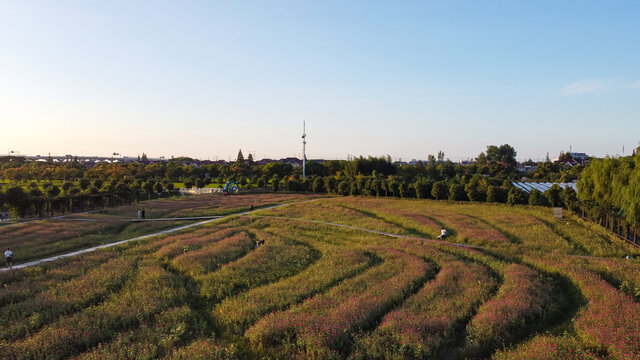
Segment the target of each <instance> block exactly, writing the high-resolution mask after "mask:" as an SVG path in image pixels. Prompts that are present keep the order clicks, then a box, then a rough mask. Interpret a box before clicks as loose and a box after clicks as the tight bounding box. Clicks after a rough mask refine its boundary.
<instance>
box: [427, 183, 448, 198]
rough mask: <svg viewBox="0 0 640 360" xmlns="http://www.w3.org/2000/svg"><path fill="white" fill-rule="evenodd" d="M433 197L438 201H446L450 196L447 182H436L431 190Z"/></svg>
mask: <svg viewBox="0 0 640 360" xmlns="http://www.w3.org/2000/svg"><path fill="white" fill-rule="evenodd" d="M431 196H432V197H433V198H434V199H436V200H442V199H446V198H447V197H448V196H449V188H448V187H447V182H446V181H436V182H435V183H434V184H433V187H432V188H431Z"/></svg>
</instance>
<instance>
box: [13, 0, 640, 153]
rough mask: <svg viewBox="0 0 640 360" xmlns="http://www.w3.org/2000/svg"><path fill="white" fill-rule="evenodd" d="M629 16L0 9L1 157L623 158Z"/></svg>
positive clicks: (299, 7) (591, 4)
mask: <svg viewBox="0 0 640 360" xmlns="http://www.w3.org/2000/svg"><path fill="white" fill-rule="evenodd" d="M638 18H640V3H638V2H634V1H616V2H604V1H563V2H514V1H506V0H503V1H483V2H475V1H470V0H451V1H424V2H412V1H409V2H401V3H391V2H385V1H349V2H343V1H324V2H313V1H274V2H260V1H237V2H235V1H234V2H223V1H193V2H188V3H176V2H171V1H157V2H153V6H150V3H149V2H144V1H109V2H74V1H56V2H49V1H44V0H33V1H31V0H27V1H19V2H15V1H0V31H2V33H3V36H2V37H0V49H2V52H1V53H0V128H1V131H0V154H5V153H8V152H10V151H17V152H20V153H21V154H24V155H43V156H45V155H47V154H48V153H51V154H55V155H66V154H70V155H95V156H110V155H111V154H112V153H114V152H117V153H120V154H123V155H126V156H133V157H135V156H137V155H139V154H140V155H141V154H142V153H146V154H147V155H148V156H149V157H160V156H165V157H167V158H168V157H170V156H172V155H173V156H175V157H178V156H188V157H192V158H199V159H215V158H218V159H225V160H228V159H235V156H236V155H237V152H238V149H242V150H243V152H245V155H247V154H248V153H252V154H254V156H255V157H256V158H257V159H261V158H263V157H267V158H284V157H301V153H302V142H301V141H302V139H301V136H302V122H303V120H304V119H306V121H307V135H308V138H307V154H308V155H307V157H308V158H324V159H344V158H347V156H349V155H351V156H360V155H362V156H369V155H370V156H386V155H390V156H391V157H392V158H394V159H402V160H404V161H408V160H411V159H426V157H427V155H429V154H434V155H435V154H437V152H438V151H443V152H444V153H445V156H446V157H447V158H450V159H451V160H453V161H457V160H460V159H470V158H473V157H475V156H477V155H478V154H479V153H480V152H482V151H485V150H486V146H487V145H492V144H493V145H501V144H510V145H511V146H513V147H514V148H515V149H516V151H517V153H518V155H517V158H518V159H519V160H521V161H522V160H527V159H529V158H531V159H533V160H540V159H543V158H544V157H545V156H546V154H547V153H549V156H550V157H551V158H554V157H557V156H558V154H559V153H560V151H569V148H570V146H571V147H572V149H573V151H576V152H585V153H587V154H589V155H594V156H597V157H603V156H606V155H612V156H616V155H623V152H622V149H623V147H624V149H625V154H624V155H629V154H631V152H632V150H633V149H634V148H636V147H637V146H638V141H639V140H640V67H638V66H637V65H638V64H640V48H638V46H637V44H636V42H637V38H638V35H640V22H638V21H637V19H638Z"/></svg>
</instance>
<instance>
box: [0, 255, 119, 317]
mask: <svg viewBox="0 0 640 360" xmlns="http://www.w3.org/2000/svg"><path fill="white" fill-rule="evenodd" d="M115 256H116V254H115V253H113V252H112V251H98V252H95V253H92V254H87V255H86V256H85V257H84V258H77V257H74V258H65V259H60V260H58V261H56V262H51V263H44V264H42V265H40V266H34V267H30V268H26V269H24V270H22V271H5V272H1V273H0V287H2V291H0V306H6V305H9V304H13V303H17V302H20V301H23V300H24V299H26V298H29V297H32V296H35V295H36V294H38V293H40V292H41V291H44V290H46V289H48V288H50V287H52V286H56V285H57V284H59V283H60V282H63V281H66V280H69V279H72V278H74V277H77V276H80V275H82V274H84V273H85V272H86V271H87V270H89V269H91V268H93V267H96V266H99V265H100V264H102V263H103V262H105V261H107V260H109V259H111V258H113V257H115Z"/></svg>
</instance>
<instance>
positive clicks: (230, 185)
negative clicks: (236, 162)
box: [223, 180, 239, 195]
mask: <svg viewBox="0 0 640 360" xmlns="http://www.w3.org/2000/svg"><path fill="white" fill-rule="evenodd" d="M238 189H239V186H238V183H237V182H236V181H235V180H229V181H227V183H226V184H225V185H224V191H223V192H224V194H225V195H231V194H234V193H237V192H238Z"/></svg>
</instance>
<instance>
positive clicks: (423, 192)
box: [413, 178, 433, 199]
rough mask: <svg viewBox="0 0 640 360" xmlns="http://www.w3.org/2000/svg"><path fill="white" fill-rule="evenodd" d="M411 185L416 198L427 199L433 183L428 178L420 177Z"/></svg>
mask: <svg viewBox="0 0 640 360" xmlns="http://www.w3.org/2000/svg"><path fill="white" fill-rule="evenodd" d="M413 187H414V189H415V191H416V197H417V198H418V199H428V198H430V197H431V188H432V187H433V183H432V182H430V181H429V180H427V179H425V178H420V179H418V180H417V181H416V182H415V183H414V184H413Z"/></svg>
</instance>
